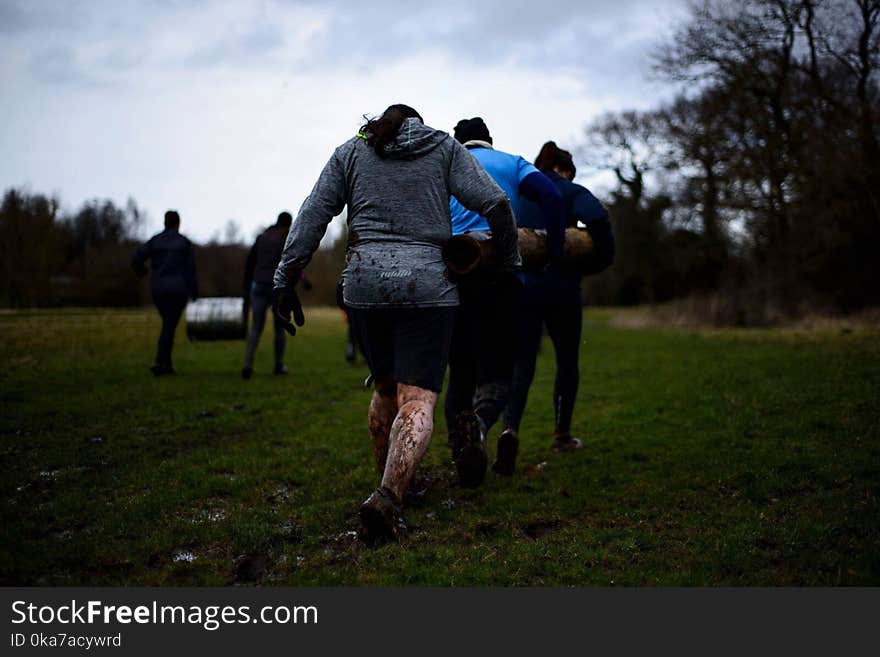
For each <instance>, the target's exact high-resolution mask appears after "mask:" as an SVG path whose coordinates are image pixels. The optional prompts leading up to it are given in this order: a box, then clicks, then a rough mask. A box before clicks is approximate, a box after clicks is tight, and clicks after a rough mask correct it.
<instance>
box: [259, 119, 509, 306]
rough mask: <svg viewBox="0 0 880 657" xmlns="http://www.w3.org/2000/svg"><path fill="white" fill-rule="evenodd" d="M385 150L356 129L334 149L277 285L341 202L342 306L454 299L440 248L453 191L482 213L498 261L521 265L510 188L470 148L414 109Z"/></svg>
mask: <svg viewBox="0 0 880 657" xmlns="http://www.w3.org/2000/svg"><path fill="white" fill-rule="evenodd" d="M385 152H386V154H387V156H386V157H385V158H380V157H379V156H378V155H376V153H375V151H374V150H373V148H371V147H370V146H369V145H367V143H366V141H365V140H364V139H362V138H358V137H353V138H352V139H350V140H348V141H347V142H345V143H344V144H342V145H341V146H339V147H338V148H337V149H336V151H335V152H334V153H333V156H332V157H331V158H330V161H329V162H327V164H326V166H325V167H324V170H323V171H322V172H321V175H320V176H319V178H318V182H316V183H315V186H314V188H313V189H312V192H311V194H309V196H308V197H307V198H306V200H305V202H304V203H303V205H302V207H301V208H300V211H299V214H298V215H297V217H296V220H295V221H294V222H293V226H292V227H291V229H290V233H289V234H288V236H287V242H286V244H285V246H284V252H283V253H282V256H281V262H280V263H279V264H278V269H277V270H276V271H275V287H289V286H291V285H293V284H295V283H296V280H297V273H298V272H300V271H302V270H303V269H304V268H305V266H306V265H307V264H308V262H309V260H310V259H311V257H312V254H313V253H314V252H315V250H316V249H317V248H318V244H319V243H320V241H321V238H322V237H323V236H324V232H325V231H326V229H327V224H328V223H330V220H331V219H332V218H333V217H334V216H336V215H338V214H340V213H341V212H342V210H343V208H344V207H345V206H346V205H347V206H348V240H349V241H348V251H347V255H346V261H347V262H346V267H345V271H344V272H343V298H344V300H345V303H346V305H348V306H351V307H353V308H380V307H400V306H409V307H432V306H455V305H457V304H458V291H457V289H456V287H455V284H454V283H452V282H451V281H450V280H449V279H448V277H447V274H446V267H445V265H444V264H443V259H442V257H441V249H442V248H443V245H444V244H445V243H446V241H447V240H448V239H449V238H450V236H451V226H450V217H449V196H450V194H452V195H454V196H455V197H456V198H457V199H458V200H459V201H461V203H462V205H464V206H465V207H467V208H469V209H471V210H473V211H474V212H478V213H479V214H481V215H483V216H484V217H486V218H487V219H488V220H489V224H490V228H491V230H492V234H493V236H494V239H495V241H496V244H497V248H498V250H499V252H500V253H501V254H502V263H503V265H504V266H505V267H506V268H508V269H514V268H516V267H517V266H518V265H519V254H518V252H517V248H516V224H515V223H514V219H513V214H512V212H511V210H510V204H509V202H508V201H507V197H506V196H505V194H504V192H503V191H502V190H501V188H500V187H499V186H498V185H497V184H496V183H495V181H494V180H492V178H491V177H490V176H489V175H488V174H487V173H486V171H485V170H484V169H483V167H482V166H481V165H480V163H479V162H477V160H476V159H475V158H474V157H473V156H472V155H471V154H470V153H469V152H468V151H467V149H465V148H464V147H463V146H462V145H461V144H459V143H458V142H457V141H456V140H455V139H453V138H452V137H450V136H449V135H448V134H446V133H445V132H441V131H439V130H435V129H433V128H429V127H428V126H426V125H424V124H423V123H422V122H421V121H419V120H418V119H415V118H411V119H406V120H405V121H404V122H403V125H402V126H401V128H400V132H399V133H398V135H397V138H396V139H395V141H394V142H393V143H391V144H390V145H389V146H388V147H387V149H386V151H385Z"/></svg>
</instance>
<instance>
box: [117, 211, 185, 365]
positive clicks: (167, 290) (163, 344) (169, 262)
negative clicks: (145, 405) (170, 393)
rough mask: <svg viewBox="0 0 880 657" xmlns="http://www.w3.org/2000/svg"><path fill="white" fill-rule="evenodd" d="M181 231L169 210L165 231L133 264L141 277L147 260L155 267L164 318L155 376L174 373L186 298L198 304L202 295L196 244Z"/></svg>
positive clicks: (144, 247)
mask: <svg viewBox="0 0 880 657" xmlns="http://www.w3.org/2000/svg"><path fill="white" fill-rule="evenodd" d="M179 228H180V215H179V214H177V212H176V211H175V210H168V212H166V213H165V230H163V231H162V232H161V233H159V234H157V235H154V236H153V237H151V238H150V239H149V241H148V242H147V243H146V244H143V245H141V246H139V247H138V248H137V250H136V251H135V252H134V257H133V258H132V262H131V264H132V268H133V269H134V270H135V272H136V273H137V274H138V276H143V275H145V274H146V273H147V267H146V261H147V260H150V262H151V264H152V274H151V275H150V287H151V290H152V295H153V303H155V304H156V308H157V309H158V311H159V315H160V316H161V317H162V331H161V332H160V333H159V344H158V346H157V348H156V360H155V362H154V363H153V364H152V365H151V366H150V371H151V372H152V373H153V374H154V375H155V376H163V375H166V374H174V367H173V366H172V364H171V350H172V348H173V346H174V332H175V330H176V329H177V323H178V322H179V321H180V316H181V315H182V314H183V309H184V308H186V302H187V299H188V298H189V299H192V300H193V301H195V300H196V299H197V298H198V295H199V293H198V287H197V283H196V259H195V252H194V249H193V245H192V242H190V241H189V240H188V239H187V238H186V237H184V236H183V235H181V234H180V233H179V232H178V230H179Z"/></svg>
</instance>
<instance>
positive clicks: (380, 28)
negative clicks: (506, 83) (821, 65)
mask: <svg viewBox="0 0 880 657" xmlns="http://www.w3.org/2000/svg"><path fill="white" fill-rule="evenodd" d="M684 1H685V0H666V1H663V2H658V1H657V0H630V1H628V2H627V1H625V0H593V1H592V2H583V1H582V0H580V1H579V0H557V1H555V2H536V1H535V0H507V1H502V0H489V1H486V2H473V1H470V2H466V1H464V0H451V1H449V2H444V3H440V2H435V3H408V4H403V5H402V4H400V3H399V2H391V1H389V0H378V1H376V2H371V3H369V4H354V3H351V2H342V1H339V0H337V1H331V2H317V1H312V0H302V1H298V2H297V1H287V2H285V1H283V0H281V1H278V2H275V3H270V4H268V5H265V7H266V9H265V10H263V11H254V10H253V5H249V4H244V3H243V4H238V3H233V4H230V5H223V6H220V5H215V4H209V5H199V6H198V7H199V10H198V11H195V10H194V7H195V6H196V5H193V4H192V3H191V2H183V1H180V0H160V1H159V2H151V3H147V2H118V3H103V2H102V3H96V2H87V3H55V2H46V1H44V0H32V1H31V2H28V3H26V4H24V3H21V2H12V3H10V4H2V5H0V7H2V10H3V12H5V13H6V14H8V15H9V16H10V25H13V26H15V27H12V28H7V30H8V31H10V30H11V31H12V32H13V33H18V34H19V35H21V34H23V33H25V32H28V37H27V41H28V42H27V43H26V44H25V45H24V46H22V47H26V48H28V49H29V50H30V51H31V52H32V53H33V55H32V56H33V62H34V65H33V67H32V69H33V71H34V73H35V74H36V75H38V76H42V79H44V80H46V81H48V82H51V83H57V82H59V81H62V80H65V79H66V80H68V81H82V80H88V79H93V78H95V77H103V76H102V73H104V72H106V73H107V74H108V75H110V76H111V77H112V75H113V74H114V73H118V72H120V71H125V70H127V69H130V68H132V67H137V66H157V67H163V66H164V67H191V68H199V69H202V68H211V67H215V66H233V67H240V68H249V67H264V68H265V67H272V68H276V69H277V68H282V69H284V68H287V69H289V70H291V71H293V70H296V71H300V72H318V71H332V70H334V69H337V68H340V67H344V68H346V69H349V70H350V69H352V68H355V69H361V70H369V69H371V68H373V67H375V66H381V65H383V63H387V62H389V61H390V60H392V59H394V58H403V57H407V56H412V55H415V54H420V53H424V52H426V51H432V50H433V51H439V52H442V53H444V54H445V55H446V56H447V57H448V58H449V59H450V60H451V62H452V63H453V65H460V66H477V65H486V64H489V65H497V66H519V67H524V68H528V69H532V70H545V71H556V70H560V71H565V72H573V73H575V74H576V75H580V76H583V77H584V79H586V78H589V79H590V80H591V82H592V84H593V85H594V86H595V85H596V84H598V85H600V86H601V85H602V84H621V83H626V82H629V83H630V84H634V83H636V82H637V81H638V80H640V79H642V78H643V77H644V73H645V68H646V67H645V66H644V60H645V55H646V54H647V52H648V51H649V50H650V49H651V47H652V45H653V36H652V35H650V32H647V31H646V30H645V28H644V25H645V21H646V20H651V19H652V17H653V16H655V15H656V14H657V13H658V11H659V8H661V7H663V8H670V7H671V8H673V9H674V8H675V7H680V6H681V5H682V4H683V3H684ZM261 7H263V5H261ZM296 7H309V8H311V9H312V10H314V11H320V12H325V13H326V15H327V18H328V23H327V28H326V29H325V30H324V31H322V32H321V33H319V34H318V35H316V36H315V37H314V39H313V42H312V43H310V44H309V48H308V51H307V52H308V54H307V55H306V56H305V58H303V57H301V56H299V55H291V54H289V52H288V51H287V50H286V49H285V45H286V44H287V38H289V37H288V36H287V35H285V34H284V32H283V31H282V29H281V27H280V26H279V24H280V21H278V20H277V18H278V16H279V15H282V14H285V13H287V12H289V11H290V10H291V9H293V8H296ZM59 23H66V24H67V25H68V26H69V29H67V30H65V31H64V32H63V33H59V32H57V31H53V32H52V38H51V39H49V40H48V41H49V43H45V44H41V41H40V39H39V36H38V35H35V34H34V32H35V31H38V30H40V29H45V30H51V29H53V28H52V26H53V25H57V24H59ZM168 23H180V25H179V29H181V30H183V31H184V33H188V37H187V38H188V41H187V43H188V44H189V45H190V46H191V47H190V50H189V52H188V54H184V55H183V56H181V55H180V53H177V54H176V55H175V56H174V57H168V56H163V53H162V52H154V51H152V48H151V46H152V40H153V38H154V35H155V34H156V33H157V32H160V31H161V30H162V29H163V28H164V27H165V26H167V24H168ZM20 41H21V39H20ZM96 43H97V44H102V43H103V44H106V45H107V51H108V52H107V54H106V55H104V56H102V57H99V58H98V59H85V58H82V57H79V56H78V53H79V51H80V48H82V47H83V46H84V45H86V44H89V45H92V46H93V45H94V44H96ZM3 47H4V46H2V45H0V54H2V49H3ZM62 53H64V54H62ZM65 57H66V61H65ZM95 69H101V70H95ZM426 74H429V72H426Z"/></svg>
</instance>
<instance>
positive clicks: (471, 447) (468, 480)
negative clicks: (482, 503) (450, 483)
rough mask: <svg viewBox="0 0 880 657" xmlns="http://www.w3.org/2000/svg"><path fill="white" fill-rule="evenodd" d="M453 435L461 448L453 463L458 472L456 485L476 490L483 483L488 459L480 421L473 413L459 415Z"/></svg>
mask: <svg viewBox="0 0 880 657" xmlns="http://www.w3.org/2000/svg"><path fill="white" fill-rule="evenodd" d="M455 433H456V434H457V436H458V439H459V440H460V441H461V442H460V445H461V448H460V449H459V450H458V454H457V455H456V456H455V458H454V459H453V461H454V462H455V469H456V470H457V471H458V483H459V484H460V485H461V486H463V487H464V488H476V487H477V486H479V485H480V484H481V483H483V477H485V476H486V467H487V466H488V465H489V459H488V458H487V457H486V436H485V434H484V433H483V430H482V428H481V427H480V420H479V419H478V418H477V416H476V415H475V414H474V413H460V414H459V415H458V417H457V418H456V427H455Z"/></svg>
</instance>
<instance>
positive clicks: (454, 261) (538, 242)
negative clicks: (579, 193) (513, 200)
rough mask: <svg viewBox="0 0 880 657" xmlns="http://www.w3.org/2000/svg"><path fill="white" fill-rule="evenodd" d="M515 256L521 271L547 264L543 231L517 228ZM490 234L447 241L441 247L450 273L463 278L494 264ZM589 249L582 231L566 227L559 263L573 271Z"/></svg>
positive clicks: (591, 246) (495, 256)
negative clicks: (517, 250)
mask: <svg viewBox="0 0 880 657" xmlns="http://www.w3.org/2000/svg"><path fill="white" fill-rule="evenodd" d="M516 232H517V240H518V243H519V254H520V256H521V257H522V261H523V268H524V269H542V268H543V267H545V266H546V265H547V231H545V230H536V229H534V228H518V229H517V231H516ZM494 246H495V245H494V243H493V242H492V239H491V235H490V234H489V233H485V232H472V233H464V234H462V235H455V236H454V237H452V238H450V239H449V241H448V242H446V244H445V245H444V247H443V261H444V262H445V263H446V266H447V267H448V268H449V271H451V272H452V273H454V274H458V275H459V276H464V275H467V274H470V273H471V272H474V271H476V270H477V269H479V268H483V267H486V268H491V267H493V266H496V265H497V254H496V252H495V248H494ZM592 250H593V239H592V238H591V237H590V233H589V232H587V229H586V228H566V229H565V244H564V246H563V255H562V263H563V264H565V265H568V266H570V267H571V268H573V269H575V270H577V269H579V268H580V266H581V265H582V264H584V261H585V260H586V258H587V257H588V256H589V254H590V252H591V251H592Z"/></svg>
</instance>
